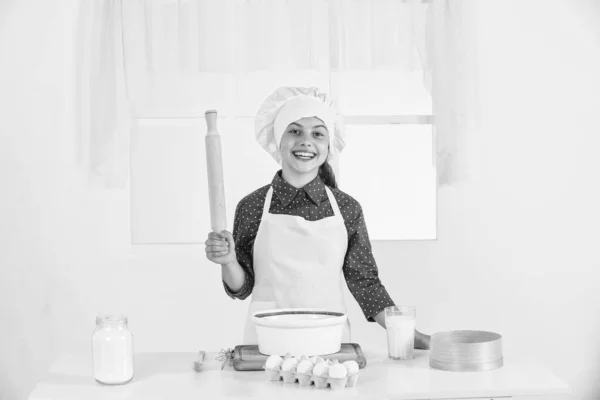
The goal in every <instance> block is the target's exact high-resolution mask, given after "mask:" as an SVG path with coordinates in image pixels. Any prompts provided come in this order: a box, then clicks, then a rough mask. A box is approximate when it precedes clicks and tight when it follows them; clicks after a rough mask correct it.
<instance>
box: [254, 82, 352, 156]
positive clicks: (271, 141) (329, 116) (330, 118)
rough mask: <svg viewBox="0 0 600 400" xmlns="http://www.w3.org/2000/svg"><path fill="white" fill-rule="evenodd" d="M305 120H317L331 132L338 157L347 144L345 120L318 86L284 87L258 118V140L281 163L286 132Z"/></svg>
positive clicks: (332, 149)
mask: <svg viewBox="0 0 600 400" xmlns="http://www.w3.org/2000/svg"><path fill="white" fill-rule="evenodd" d="M304 117H317V118H319V119H320V120H321V121H323V123H324V124H325V126H326V127H327V131H328V132H329V152H330V153H333V154H337V153H339V152H341V151H342V149H343V148H344V146H345V145H346V143H345V141H344V131H343V121H342V116H341V115H340V114H339V112H338V110H337V109H336V108H335V106H334V105H333V104H332V103H331V101H330V100H329V98H328V96H327V94H325V93H323V92H321V91H320V90H319V89H318V88H317V87H314V86H311V87H307V88H304V87H281V88H279V89H277V90H275V92H273V93H272V94H271V95H270V96H269V97H267V98H266V99H265V101H264V102H263V104H262V106H261V107H260V109H259V110H258V113H257V114H256V119H255V134H256V140H257V141H258V143H259V144H260V145H261V147H262V148H263V149H265V150H266V151H267V152H268V153H269V154H271V156H272V157H273V158H274V159H275V161H277V163H279V164H281V153H280V152H279V145H280V143H281V137H282V136H283V133H284V132H285V129H286V128H287V127H288V125H289V124H291V123H292V122H294V121H298V120H299V119H301V118H304Z"/></svg>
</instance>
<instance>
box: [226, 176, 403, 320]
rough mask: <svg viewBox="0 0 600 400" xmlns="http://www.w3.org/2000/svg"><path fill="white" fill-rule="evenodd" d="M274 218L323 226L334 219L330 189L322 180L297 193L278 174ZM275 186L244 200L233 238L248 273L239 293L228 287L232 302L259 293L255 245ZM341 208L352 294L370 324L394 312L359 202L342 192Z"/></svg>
mask: <svg viewBox="0 0 600 400" xmlns="http://www.w3.org/2000/svg"><path fill="white" fill-rule="evenodd" d="M271 185H272V186H273V193H274V196H272V199H271V206H270V209H269V212H270V213H272V214H289V215H294V216H300V217H303V218H304V219H306V220H308V221H318V220H320V219H323V218H327V217H331V216H333V210H332V208H331V205H330V202H329V199H328V198H327V193H326V192H325V184H324V183H323V181H322V180H321V178H320V177H319V176H317V177H316V178H315V179H314V180H313V181H311V182H310V183H308V184H307V185H306V186H304V187H303V188H300V189H297V188H295V187H293V186H292V185H290V184H289V183H287V182H286V181H285V180H283V178H281V171H279V172H277V173H276V174H275V177H274V178H273V181H272V182H271ZM269 186H270V185H266V186H263V187H261V188H260V189H258V190H256V191H254V192H252V193H251V194H249V195H248V196H246V197H244V198H243V199H242V200H241V201H240V202H239V204H238V206H237V209H236V211H235V219H234V224H233V238H234V240H235V251H236V255H237V260H238V262H239V263H240V265H241V266H242V268H243V269H244V271H245V272H246V280H245V281H244V285H243V286H242V288H241V289H240V290H239V291H238V292H235V293H234V292H232V291H231V290H230V289H229V287H228V286H227V285H226V284H225V282H223V286H224V287H225V291H226V292H227V294H228V295H229V296H230V297H232V298H238V299H245V298H247V297H248V296H249V295H250V294H251V293H252V288H253V287H254V270H253V268H252V260H253V249H254V239H255V238H256V234H257V232H258V226H259V225H260V219H261V217H262V211H263V204H264V202H265V198H266V195H267V191H268V190H269ZM331 191H332V192H333V195H334V196H335V199H336V200H337V203H338V205H339V207H340V211H341V213H342V217H343V219H344V223H345V225H346V230H347V232H348V250H347V251H346V257H345V259H344V266H343V268H342V271H343V273H344V277H345V278H346V283H347V284H348V289H350V293H352V295H353V296H354V298H355V299H356V301H357V302H358V304H359V305H360V307H361V309H362V311H363V313H364V315H365V317H366V318H367V320H368V321H374V319H373V317H374V316H375V315H377V314H378V313H379V312H380V311H382V310H383V309H384V308H385V307H388V306H393V305H394V302H393V301H392V299H391V298H390V296H389V294H388V292H387V291H386V289H385V287H384V286H383V284H382V283H381V281H380V280H379V275H378V272H377V264H376V263H375V258H374V257H373V253H372V252H371V242H370V241H369V234H368V232H367V227H366V225H365V220H364V217H363V213H362V208H361V206H360V204H359V203H358V201H356V200H355V199H353V198H352V197H351V196H349V195H347V194H346V193H344V192H342V191H341V190H339V189H333V188H332V189H331Z"/></svg>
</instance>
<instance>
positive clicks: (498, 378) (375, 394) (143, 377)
mask: <svg viewBox="0 0 600 400" xmlns="http://www.w3.org/2000/svg"><path fill="white" fill-rule="evenodd" d="M363 352H364V354H365V356H366V358H367V366H366V368H364V369H361V370H360V376H359V378H358V383H357V385H356V387H353V388H345V389H342V390H333V389H330V388H327V389H318V388H316V387H315V386H314V385H313V386H309V387H304V386H300V385H299V384H297V383H296V384H284V383H283V382H282V381H279V382H271V381H268V380H267V378H266V375H265V372H264V371H235V370H234V369H233V368H231V367H226V368H225V369H224V370H221V364H220V362H219V361H217V360H215V358H216V357H217V355H218V353H217V352H207V354H206V359H205V361H204V365H203V367H202V370H201V371H200V372H196V371H194V368H193V362H194V361H195V360H196V358H197V354H196V353H136V354H135V377H134V379H133V380H132V381H131V382H129V383H127V384H125V385H119V386H108V385H102V384H100V383H98V382H96V381H95V380H94V379H93V375H92V363H91V354H70V355H64V356H61V357H59V358H58V359H57V360H56V362H55V363H54V364H53V365H52V367H51V369H50V371H49V373H48V374H47V376H46V378H45V379H44V380H42V381H41V382H39V383H38V385H37V387H36V388H35V389H34V390H33V391H32V392H31V394H30V396H29V399H30V400H75V399H77V400H80V399H86V400H94V399H140V400H141V399H144V400H148V399H195V400H197V399H204V398H210V399H215V398H237V397H239V398H247V397H257V398H261V399H278V400H279V399H294V398H310V399H311V400H312V399H315V400H316V399H322V398H331V397H342V398H355V397H359V398H361V399H366V398H369V399H461V398H482V399H490V398H501V397H514V398H519V399H521V398H524V399H528V398H531V399H534V398H535V399H538V398H541V397H535V396H548V398H552V399H554V398H563V396H564V398H567V396H568V395H569V393H570V389H569V387H568V386H567V385H566V384H565V383H564V382H563V381H562V380H560V379H559V378H558V377H556V376H555V375H553V374H552V373H551V372H550V371H548V369H547V368H545V367H544V366H543V365H540V364H538V363H535V362H531V361H525V360H509V359H505V360H504V366H503V367H501V368H499V369H496V370H492V371H486V372H448V371H440V370H436V369H433V368H431V367H429V352H428V351H423V350H417V351H416V355H415V358H414V359H413V360H409V361H395V360H390V359H388V358H387V355H386V354H383V353H381V352H378V351H369V350H365V349H363ZM544 398H545V397H544Z"/></svg>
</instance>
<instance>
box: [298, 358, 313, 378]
mask: <svg viewBox="0 0 600 400" xmlns="http://www.w3.org/2000/svg"><path fill="white" fill-rule="evenodd" d="M313 367H314V365H313V363H312V362H310V360H309V359H306V360H301V361H300V362H299V363H298V366H297V367H296V371H297V372H299V373H301V374H307V375H308V374H312V372H313Z"/></svg>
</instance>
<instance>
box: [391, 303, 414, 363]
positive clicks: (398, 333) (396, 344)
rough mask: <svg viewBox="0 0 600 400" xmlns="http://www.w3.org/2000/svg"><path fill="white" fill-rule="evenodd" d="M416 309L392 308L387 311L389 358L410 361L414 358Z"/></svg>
mask: <svg viewBox="0 0 600 400" xmlns="http://www.w3.org/2000/svg"><path fill="white" fill-rule="evenodd" d="M415 322H416V308H415V307H413V306H392V307H386V309H385V329H386V331H387V344H388V357H389V358H391V359H393V360H410V359H412V358H413V357H414V354H413V353H414V352H413V349H414V347H415Z"/></svg>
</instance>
